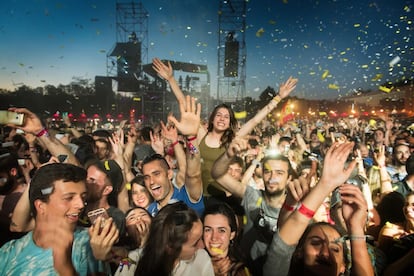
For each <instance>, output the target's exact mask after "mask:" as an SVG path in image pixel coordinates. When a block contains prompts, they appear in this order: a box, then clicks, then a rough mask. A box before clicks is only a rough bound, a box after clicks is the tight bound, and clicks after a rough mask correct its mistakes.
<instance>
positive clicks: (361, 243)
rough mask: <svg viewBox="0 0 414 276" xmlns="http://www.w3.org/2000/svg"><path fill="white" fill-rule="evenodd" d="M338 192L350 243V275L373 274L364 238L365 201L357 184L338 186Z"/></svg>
mask: <svg viewBox="0 0 414 276" xmlns="http://www.w3.org/2000/svg"><path fill="white" fill-rule="evenodd" d="M339 192H340V194H341V201H342V216H343V218H344V220H345V223H346V228H347V230H348V238H349V239H350V243H351V259H352V267H351V268H352V275H374V268H373V267H372V264H371V258H370V256H369V254H368V249H367V243H366V238H365V224H366V222H367V216H368V205H367V202H366V200H365V198H364V195H363V194H362V192H361V190H360V189H359V188H358V187H357V186H354V185H349V184H344V185H342V186H340V188H339Z"/></svg>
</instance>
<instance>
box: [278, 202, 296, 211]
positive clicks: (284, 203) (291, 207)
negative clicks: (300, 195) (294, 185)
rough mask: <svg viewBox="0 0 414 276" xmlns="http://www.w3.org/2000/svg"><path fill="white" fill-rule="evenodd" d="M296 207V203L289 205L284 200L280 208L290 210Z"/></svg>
mask: <svg viewBox="0 0 414 276" xmlns="http://www.w3.org/2000/svg"><path fill="white" fill-rule="evenodd" d="M296 207H298V206H297V205H289V204H287V203H286V202H283V205H282V208H283V209H285V210H286V211H289V212H292V211H293V210H295V209H296Z"/></svg>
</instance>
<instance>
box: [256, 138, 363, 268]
mask: <svg viewBox="0 0 414 276" xmlns="http://www.w3.org/2000/svg"><path fill="white" fill-rule="evenodd" d="M353 145H354V143H343V144H339V143H334V144H333V145H332V146H331V147H330V148H329V150H328V152H327V154H326V156H325V160H324V169H323V173H322V177H321V180H320V181H319V183H318V184H317V185H316V186H315V187H314V188H312V189H311V190H310V192H309V194H308V195H307V196H305V198H304V199H303V200H302V203H301V206H300V207H299V208H297V209H296V210H295V211H294V212H293V213H292V214H291V215H290V216H289V217H288V218H287V219H286V221H285V222H284V223H283V224H282V226H281V227H280V229H279V233H278V234H279V235H277V234H276V235H274V237H273V239H272V243H271V244H270V246H269V247H268V250H267V254H268V255H267V259H266V263H265V265H264V267H263V272H264V273H263V274H264V275H273V273H274V271H276V270H277V269H280V268H279V267H278V266H279V265H281V264H280V263H278V262H277V260H275V256H277V248H278V247H279V246H280V243H281V242H282V243H284V244H285V245H287V246H296V245H297V243H298V242H299V239H300V238H301V236H302V235H303V233H304V231H305V229H306V227H307V226H308V224H309V222H310V220H311V219H312V218H313V215H312V213H314V212H315V210H317V209H318V208H319V206H320V205H321V204H322V202H323V200H324V199H325V198H326V197H327V196H328V195H329V194H330V193H331V192H332V191H333V190H334V189H335V188H336V187H338V186H339V185H341V184H343V183H345V181H346V180H347V179H348V177H349V175H350V174H351V172H352V170H353V168H354V167H355V161H354V162H352V163H350V165H349V166H348V168H346V169H344V165H345V162H346V160H347V157H348V155H349V153H350V152H351V151H352V148H353ZM278 237H279V239H280V240H281V241H280V240H279V239H277V238H278ZM284 265H285V266H286V264H284ZM284 268H285V269H286V267H284Z"/></svg>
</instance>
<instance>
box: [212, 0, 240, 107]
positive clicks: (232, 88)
mask: <svg viewBox="0 0 414 276" xmlns="http://www.w3.org/2000/svg"><path fill="white" fill-rule="evenodd" d="M219 1H220V5H219V30H218V34H219V39H218V47H217V48H218V65H217V71H218V72H217V76H218V81H217V99H218V100H220V101H224V102H235V101H237V100H241V99H243V98H244V97H245V94H246V41H245V35H246V5H247V1H246V0H219Z"/></svg>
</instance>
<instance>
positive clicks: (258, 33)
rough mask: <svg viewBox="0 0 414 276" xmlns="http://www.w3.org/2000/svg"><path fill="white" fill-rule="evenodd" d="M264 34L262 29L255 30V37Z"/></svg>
mask: <svg viewBox="0 0 414 276" xmlns="http://www.w3.org/2000/svg"><path fill="white" fill-rule="evenodd" d="M264 32H265V30H264V29H263V28H260V29H259V30H257V32H256V36H257V37H261V36H262V35H263V34H264Z"/></svg>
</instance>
